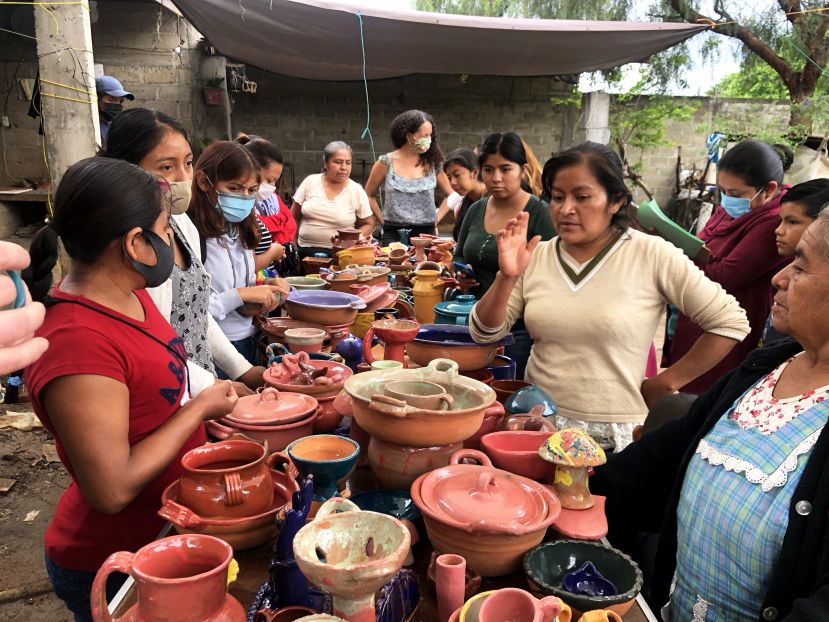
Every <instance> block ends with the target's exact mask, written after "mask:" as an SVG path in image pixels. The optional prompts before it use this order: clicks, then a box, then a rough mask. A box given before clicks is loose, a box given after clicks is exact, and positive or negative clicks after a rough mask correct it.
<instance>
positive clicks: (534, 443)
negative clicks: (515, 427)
mask: <svg viewBox="0 0 829 622" xmlns="http://www.w3.org/2000/svg"><path fill="white" fill-rule="evenodd" d="M550 436H551V433H550V432H548V431H546V430H545V431H542V432H528V431H523V430H522V431H516V432H492V433H490V434H487V435H485V436H484V437H483V438H482V439H481V447H482V448H483V450H484V453H485V454H486V455H488V456H489V457H490V458H491V459H492V463H493V464H494V465H495V466H497V467H498V468H499V469H504V470H505V471H509V472H510V473H515V474H517V475H522V476H524V477H529V478H530V479H534V480H537V481H542V480H544V481H552V479H553V478H554V477H555V474H556V465H555V464H553V463H551V462H547V461H546V460H544V459H542V458H541V456H539V455H538V448H539V447H541V445H543V444H544V442H545V441H546V440H547V439H548V438H550Z"/></svg>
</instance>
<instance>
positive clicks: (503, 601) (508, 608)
mask: <svg viewBox="0 0 829 622" xmlns="http://www.w3.org/2000/svg"><path fill="white" fill-rule="evenodd" d="M561 605H562V603H561V601H560V600H559V599H558V598H556V597H555V596H547V597H546V598H543V599H541V600H537V599H536V598H535V597H534V596H533V595H532V594H530V593H529V592H525V591H524V590H519V589H518V588H514V587H505V588H503V589H500V590H498V591H497V592H495V593H494V594H492V595H491V596H490V597H489V598H487V599H486V600H485V601H484V603H483V605H481V610H480V611H479V612H478V620H479V622H503V621H504V620H510V621H511V622H548V620H556V619H557V618H559V617H560V616H559V614H560V613H562V606H561ZM569 620H570V616H569V615H567V617H566V619H563V620H560V622H569Z"/></svg>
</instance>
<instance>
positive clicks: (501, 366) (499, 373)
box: [487, 354, 515, 380]
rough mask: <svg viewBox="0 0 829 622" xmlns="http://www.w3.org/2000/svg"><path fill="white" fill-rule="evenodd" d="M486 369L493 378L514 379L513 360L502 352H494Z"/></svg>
mask: <svg viewBox="0 0 829 622" xmlns="http://www.w3.org/2000/svg"><path fill="white" fill-rule="evenodd" d="M487 369H488V370H489V372H490V373H491V374H492V378H493V379H494V380H515V361H513V360H512V359H511V358H510V357H508V356H504V355H503V354H496V355H495V359H494V360H493V361H492V363H491V364H490V365H489V367H487Z"/></svg>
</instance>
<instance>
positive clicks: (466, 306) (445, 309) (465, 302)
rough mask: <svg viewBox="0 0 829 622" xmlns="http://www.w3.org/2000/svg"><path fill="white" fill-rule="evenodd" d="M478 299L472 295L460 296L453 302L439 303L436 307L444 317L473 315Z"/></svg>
mask: <svg viewBox="0 0 829 622" xmlns="http://www.w3.org/2000/svg"><path fill="white" fill-rule="evenodd" d="M476 302H478V299H477V298H475V296H473V295H472V294H460V295H458V296H455V297H454V298H453V299H452V300H447V301H445V302H439V303H437V304H436V305H435V311H437V312H438V313H443V314H444V315H452V316H466V315H469V314H470V313H472V307H474V306H475V303H476Z"/></svg>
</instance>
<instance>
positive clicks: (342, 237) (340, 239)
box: [331, 227, 363, 248]
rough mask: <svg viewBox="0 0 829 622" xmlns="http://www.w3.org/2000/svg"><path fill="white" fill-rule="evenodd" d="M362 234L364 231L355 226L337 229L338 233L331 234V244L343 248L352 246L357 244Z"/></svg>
mask: <svg viewBox="0 0 829 622" xmlns="http://www.w3.org/2000/svg"><path fill="white" fill-rule="evenodd" d="M362 236H363V232H362V231H360V230H359V229H355V228H354V227H345V228H343V229H337V235H332V236H331V244H332V245H334V246H339V247H341V248H350V247H352V246H354V245H355V244H357V243H358V242H359V241H360V238H362Z"/></svg>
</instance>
